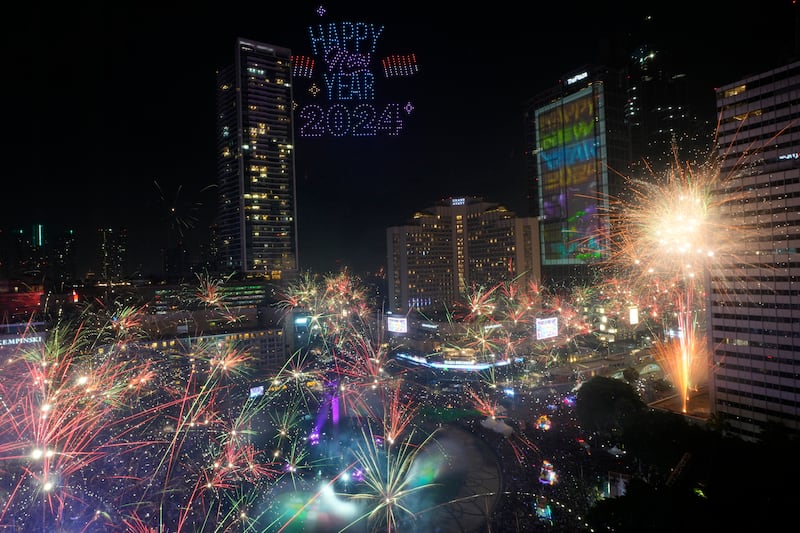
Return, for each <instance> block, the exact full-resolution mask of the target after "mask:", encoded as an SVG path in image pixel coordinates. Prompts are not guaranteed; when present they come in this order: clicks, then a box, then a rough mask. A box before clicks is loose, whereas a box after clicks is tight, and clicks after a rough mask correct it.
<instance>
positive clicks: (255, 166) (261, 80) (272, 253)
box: [217, 38, 298, 280]
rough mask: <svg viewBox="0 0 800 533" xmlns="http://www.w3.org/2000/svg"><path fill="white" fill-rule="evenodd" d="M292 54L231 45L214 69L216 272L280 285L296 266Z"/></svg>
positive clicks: (244, 43) (246, 42) (250, 43)
mask: <svg viewBox="0 0 800 533" xmlns="http://www.w3.org/2000/svg"><path fill="white" fill-rule="evenodd" d="M292 116H293V113H292V72H291V51H290V50H289V49H287V48H282V47H279V46H274V45H271V44H264V43H260V42H256V41H252V40H249V39H242V38H239V39H237V40H236V47H235V51H234V58H233V62H232V63H231V64H230V65H228V66H227V67H225V68H223V69H221V70H219V71H218V72H217V181H218V187H219V191H218V193H219V209H218V213H217V216H218V218H217V228H218V231H219V240H220V254H221V255H222V260H223V261H222V265H221V268H223V269H225V270H226V271H227V272H226V273H237V274H239V275H242V276H244V277H262V278H266V279H270V280H284V279H287V277H291V275H292V274H293V273H296V272H297V269H298V255H297V220H296V212H297V209H296V196H295V168H294V146H293V143H294V140H293V119H292Z"/></svg>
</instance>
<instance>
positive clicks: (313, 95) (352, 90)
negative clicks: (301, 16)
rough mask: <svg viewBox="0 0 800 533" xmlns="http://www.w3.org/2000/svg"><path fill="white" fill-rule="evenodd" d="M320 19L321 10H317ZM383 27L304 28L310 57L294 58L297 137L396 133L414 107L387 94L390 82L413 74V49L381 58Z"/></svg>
mask: <svg viewBox="0 0 800 533" xmlns="http://www.w3.org/2000/svg"><path fill="white" fill-rule="evenodd" d="M317 14H318V15H320V17H322V16H323V15H324V14H325V11H324V10H322V9H320V10H318V12H317ZM384 33H385V32H384V26H382V25H378V24H372V23H368V22H349V21H346V22H325V23H319V24H315V25H311V26H309V27H308V37H309V44H310V46H311V51H310V55H308V56H303V55H298V56H293V57H292V77H293V80H294V89H295V90H294V94H295V97H296V98H297V99H299V100H300V103H299V104H298V105H297V107H296V109H295V120H296V121H297V132H298V134H299V135H300V136H301V137H375V136H397V135H400V134H401V133H402V132H403V130H404V129H405V126H406V123H407V121H408V120H409V117H410V115H411V113H412V112H413V111H414V106H413V104H412V102H411V101H410V100H408V99H400V98H392V97H388V92H389V90H390V88H391V86H392V83H391V82H392V80H394V79H396V78H401V77H408V76H413V75H414V74H416V73H417V60H416V56H415V55H414V54H413V53H409V54H394V55H386V56H381V55H380V54H379V53H378V51H379V50H380V49H381V47H380V45H381V43H382V42H383V38H384Z"/></svg>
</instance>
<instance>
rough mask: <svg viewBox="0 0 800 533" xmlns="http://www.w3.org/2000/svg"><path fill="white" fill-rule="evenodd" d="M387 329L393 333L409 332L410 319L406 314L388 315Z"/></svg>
mask: <svg viewBox="0 0 800 533" xmlns="http://www.w3.org/2000/svg"><path fill="white" fill-rule="evenodd" d="M386 329H387V330H389V331H390V332H391V333H408V319H407V318H406V317H404V316H389V317H386Z"/></svg>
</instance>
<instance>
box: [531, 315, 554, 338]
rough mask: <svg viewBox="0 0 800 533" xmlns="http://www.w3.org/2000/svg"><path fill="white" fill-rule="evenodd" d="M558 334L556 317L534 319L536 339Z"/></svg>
mask: <svg viewBox="0 0 800 533" xmlns="http://www.w3.org/2000/svg"><path fill="white" fill-rule="evenodd" d="M557 335H558V317H556V316H554V317H551V318H537V319H536V340H539V341H540V340H543V339H550V338H553V337H556V336H557Z"/></svg>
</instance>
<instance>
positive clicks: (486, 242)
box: [386, 197, 541, 313]
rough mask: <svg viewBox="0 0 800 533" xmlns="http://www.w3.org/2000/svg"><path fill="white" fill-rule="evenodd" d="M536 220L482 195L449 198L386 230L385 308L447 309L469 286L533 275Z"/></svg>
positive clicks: (536, 271) (536, 251)
mask: <svg viewBox="0 0 800 533" xmlns="http://www.w3.org/2000/svg"><path fill="white" fill-rule="evenodd" d="M538 243H539V239H538V220H537V219H535V218H519V217H517V216H516V215H515V214H514V213H512V212H510V211H508V210H507V209H506V208H505V207H503V206H500V205H498V204H494V203H488V202H485V201H483V199H481V198H476V197H466V198H463V197H462V198H448V199H446V200H443V201H442V202H441V203H440V204H438V205H435V206H432V207H429V208H427V209H425V210H424V211H420V212H418V213H416V214H415V215H414V217H413V220H412V221H411V223H410V224H409V225H406V226H395V227H391V228H388V229H387V231H386V247H387V279H388V293H389V309H390V310H391V311H392V312H395V313H397V312H406V311H408V310H410V309H417V308H419V309H430V310H442V309H444V308H451V307H452V305H453V303H454V302H456V301H458V300H460V299H461V296H462V294H463V293H464V291H465V289H466V288H468V287H472V286H473V285H474V286H477V287H480V286H484V287H487V288H488V287H491V286H493V285H496V284H497V283H499V282H501V281H508V280H511V279H514V278H516V277H518V276H521V277H522V279H523V280H525V282H526V283H527V281H528V280H533V279H535V280H538V279H539V278H540V275H541V273H540V269H539V263H538V257H539V248H538Z"/></svg>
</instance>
